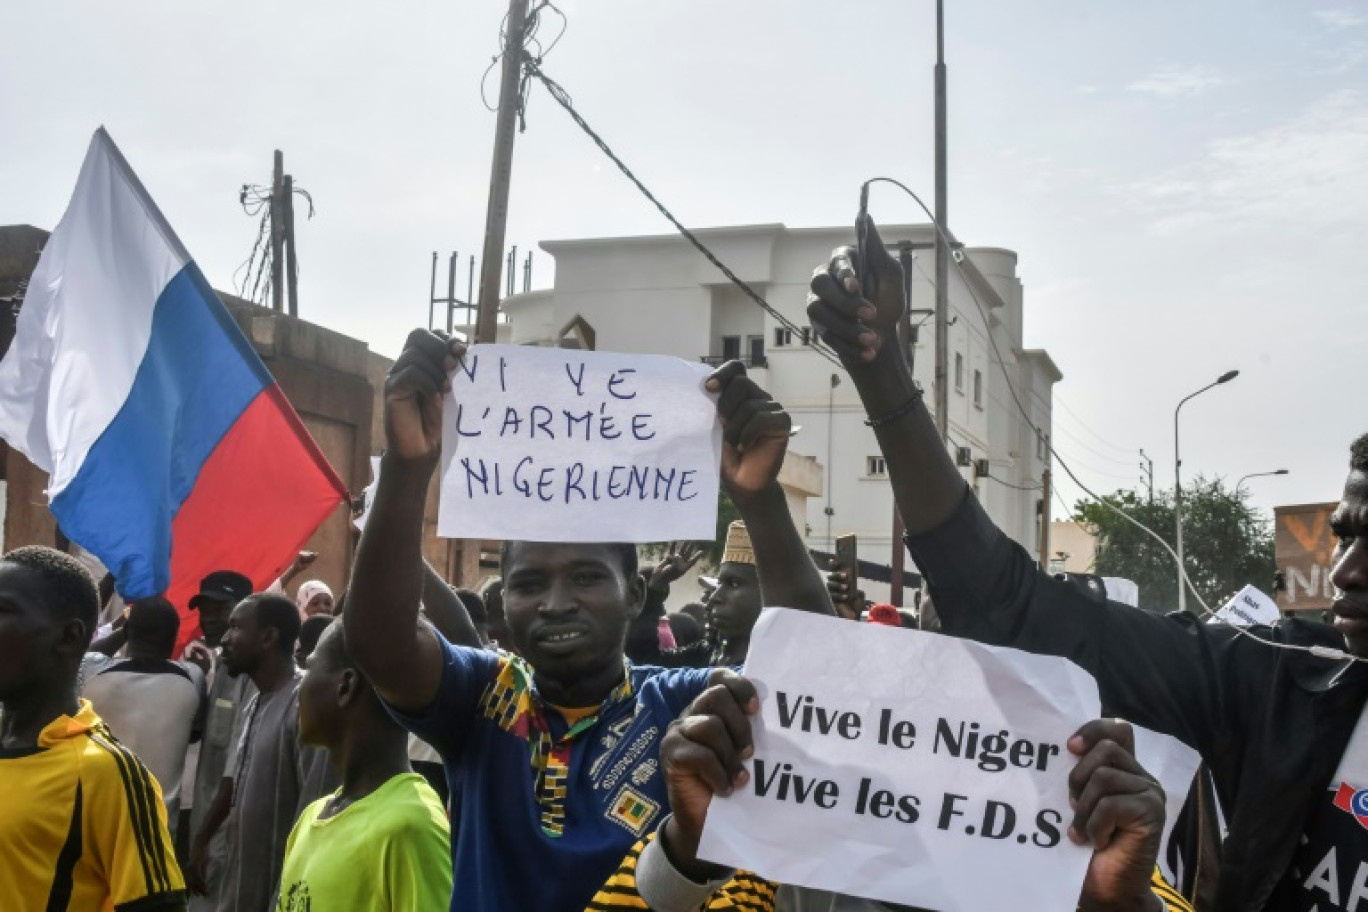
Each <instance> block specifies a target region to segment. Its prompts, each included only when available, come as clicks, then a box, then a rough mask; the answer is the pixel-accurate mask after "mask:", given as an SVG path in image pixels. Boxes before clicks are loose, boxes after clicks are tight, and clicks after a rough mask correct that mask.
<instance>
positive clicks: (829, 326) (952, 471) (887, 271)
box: [808, 221, 968, 535]
mask: <svg viewBox="0 0 1368 912" xmlns="http://www.w3.org/2000/svg"><path fill="white" fill-rule="evenodd" d="M867 228H868V248H869V259H870V267H871V272H872V273H873V275H872V276H871V277H870V278H869V279H865V280H864V281H865V285H869V286H872V288H866V289H862V286H861V280H862V278H864V277H859V276H857V275H856V270H855V265H854V264H855V263H856V261H857V257H856V252H855V248H853V247H843V248H840V249H838V250H836V251H835V252H834V253H833V254H832V256H831V261H830V262H829V263H828V264H827V265H826V266H823V267H820V268H818V269H817V271H816V272H815V273H814V274H813V277H812V294H811V295H809V297H808V317H809V319H811V321H812V325H813V327H814V328H815V329H816V330H817V332H818V334H819V335H820V336H821V337H822V339H823V340H824V341H825V342H826V343H827V344H828V345H830V346H831V347H832V348H833V349H835V350H836V353H837V354H838V355H840V356H841V362H842V363H843V364H844V365H845V367H846V370H847V371H848V372H849V373H850V379H851V380H852V381H853V382H854V384H855V389H856V390H857V391H858V392H859V394H860V401H861V402H863V403H864V407H865V411H866V412H867V413H868V414H869V416H870V424H871V426H872V427H873V428H874V434H875V436H876V437H878V439H879V448H880V449H881V450H882V451H883V453H884V458H885V461H886V462H887V464H888V478H889V481H890V482H891V483H892V485H893V498H894V500H895V501H896V502H897V504H898V510H899V512H901V513H902V518H903V525H904V527H905V528H906V529H907V532H908V534H909V535H916V534H918V533H920V532H926V531H928V530H930V529H934V528H936V527H937V526H939V525H940V524H941V523H943V522H945V521H946V520H947V519H949V518H950V516H951V514H953V513H954V512H955V508H956V507H958V506H959V505H960V502H961V501H963V500H964V497H965V494H966V492H967V491H968V485H967V484H965V481H964V479H963V478H961V477H960V474H959V470H958V469H957V468H955V464H954V462H952V461H951V459H950V454H949V453H948V451H947V450H946V448H945V444H944V443H942V442H941V439H940V435H939V434H938V433H937V432H936V426H935V423H934V422H933V421H932V420H931V414H930V412H928V411H927V409H926V405H925V403H923V402H922V401H921V393H920V391H919V390H918V389H917V386H916V384H915V383H914V382H913V380H912V369H911V367H910V366H909V365H908V363H907V358H906V357H905V356H904V353H903V351H902V347H901V346H900V345H898V344H897V336H896V327H897V325H898V321H899V320H900V319H901V318H902V315H903V311H904V308H905V307H906V305H905V304H904V302H903V290H902V289H903V278H902V268H901V267H900V266H899V265H898V263H897V261H896V260H894V259H893V257H892V256H891V255H890V254H889V253H888V251H887V250H886V249H885V248H884V245H883V241H882V240H881V239H880V238H879V232H878V230H877V229H876V228H875V226H874V223H873V221H869V222H868V226H867Z"/></svg>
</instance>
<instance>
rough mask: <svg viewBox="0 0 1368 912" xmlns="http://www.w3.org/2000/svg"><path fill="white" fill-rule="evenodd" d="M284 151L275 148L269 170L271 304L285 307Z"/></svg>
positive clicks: (279, 307) (280, 308)
mask: <svg viewBox="0 0 1368 912" xmlns="http://www.w3.org/2000/svg"><path fill="white" fill-rule="evenodd" d="M284 190H285V153H284V152H281V151H280V150H279V149H276V150H275V167H274V169H273V170H272V172H271V306H272V307H274V308H275V309H276V310H280V311H283V310H284V309H285V256H284V254H285V250H284V248H285V202H284Z"/></svg>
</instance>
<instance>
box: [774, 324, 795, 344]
mask: <svg viewBox="0 0 1368 912" xmlns="http://www.w3.org/2000/svg"><path fill="white" fill-rule="evenodd" d="M792 344H793V330H791V329H784V327H782V326H776V327H775V328H774V347H775V348H783V347H784V346H785V345H792Z"/></svg>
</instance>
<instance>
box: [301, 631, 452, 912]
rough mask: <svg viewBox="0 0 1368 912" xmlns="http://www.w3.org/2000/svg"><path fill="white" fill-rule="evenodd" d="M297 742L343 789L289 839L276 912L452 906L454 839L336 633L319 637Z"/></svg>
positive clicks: (304, 818) (404, 739)
mask: <svg viewBox="0 0 1368 912" xmlns="http://www.w3.org/2000/svg"><path fill="white" fill-rule="evenodd" d="M299 740H300V742H301V743H303V744H308V745H312V746H316V747H326V748H327V749H328V752H329V756H330V757H331V760H332V762H333V764H334V766H335V767H336V768H337V771H338V773H339V774H340V775H341V777H342V787H341V788H340V789H338V790H337V791H336V792H335V793H333V794H332V795H328V796H326V797H323V798H320V799H319V800H317V801H315V802H314V803H313V804H311V805H309V806H308V807H307V808H305V809H304V812H303V814H301V815H300V817H299V820H298V821H297V822H296V823H295V826H294V830H293V832H291V833H290V840H289V843H288V844H287V845H286V849H285V866H284V869H283V871H282V873H281V878H280V893H279V898H278V900H277V902H276V909H277V910H278V912H319V910H328V909H348V910H351V912H417V910H428V909H445V908H446V907H447V904H448V903H449V902H450V899H451V837H450V828H449V826H448V824H447V818H446V813H445V812H444V811H443V809H442V804H441V801H440V800H439V799H438V798H437V794H436V792H434V791H433V790H432V787H431V786H429V785H428V784H427V782H426V781H425V780H424V779H423V777H422V776H420V775H418V774H417V773H414V772H413V770H412V769H411V768H410V767H409V761H408V735H407V733H406V732H405V731H404V730H403V729H402V728H400V727H399V725H398V724H397V723H396V722H394V721H393V720H392V719H391V718H390V716H389V714H388V713H387V712H385V709H384V707H383V706H381V704H380V699H379V697H377V696H376V695H375V691H374V690H373V689H372V688H371V685H370V682H368V681H367V680H366V679H365V678H364V677H362V675H361V672H360V671H359V670H358V669H357V667H356V665H355V664H354V663H353V662H352V660H351V656H350V654H349V653H348V651H347V644H346V639H345V634H344V633H343V630H342V625H341V624H337V623H334V624H332V625H330V626H329V627H328V629H327V630H325V631H324V632H323V635H322V636H321V637H320V638H319V640H318V645H317V646H316V647H315V648H314V652H313V654H312V655H311V656H309V659H308V667H307V669H306V670H305V672H304V680H303V682H302V683H301V684H300V688H299Z"/></svg>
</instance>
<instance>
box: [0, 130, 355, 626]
mask: <svg viewBox="0 0 1368 912" xmlns="http://www.w3.org/2000/svg"><path fill="white" fill-rule="evenodd" d="M0 436H3V437H4V438H5V439H6V440H7V441H9V443H10V445H11V446H13V447H14V448H16V449H18V450H19V451H21V452H22V453H24V454H25V455H26V456H28V458H29V459H30V460H31V461H32V462H33V463H34V464H35V465H37V466H39V467H40V468H42V469H44V470H45V471H47V472H48V473H49V476H50V477H49V487H48V497H49V499H50V506H51V509H52V512H53V515H55V516H56V518H57V522H58V524H59V525H60V527H61V529H62V532H63V533H64V534H65V535H66V536H67V537H68V538H69V539H71V541H73V542H76V543H77V544H79V545H81V546H82V547H84V548H86V549H87V550H88V551H90V552H92V553H93V554H95V555H96V556H97V557H99V558H100V560H101V561H103V562H104V564H105V566H107V567H108V568H109V569H110V570H111V571H112V572H113V573H114V575H115V578H116V579H117V582H118V590H119V593H120V594H121V595H122V596H123V597H124V598H125V599H127V600H130V601H131V600H133V599H137V598H144V597H146V596H149V595H157V594H162V593H165V595H166V597H167V598H169V599H170V600H171V602H172V603H173V604H174V605H176V607H177V608H178V609H180V610H181V611H182V612H186V613H185V614H183V617H185V618H186V619H187V623H185V624H183V625H182V632H181V639H182V641H185V640H186V639H187V638H188V636H189V634H190V633H192V632H193V629H194V628H195V627H196V626H197V623H196V621H195V618H194V615H193V613H188V609H187V607H186V606H187V603H188V602H189V599H190V597H191V596H192V595H193V594H194V593H195V592H196V591H197V590H198V587H199V581H200V579H201V578H202V577H203V576H205V575H206V574H208V573H210V572H212V571H214V570H237V571H239V572H241V573H244V574H246V575H247V576H248V577H250V578H251V579H252V580H253V582H254V583H255V584H256V585H257V587H258V588H264V587H265V586H266V585H268V584H269V583H270V582H271V581H272V580H273V579H274V578H275V577H276V576H277V575H278V574H279V573H280V572H281V571H282V569H283V568H284V567H285V566H286V565H287V564H289V562H290V561H291V559H292V558H293V557H294V555H295V553H296V552H297V551H298V550H299V548H300V547H301V546H302V545H303V544H304V542H305V541H307V540H308V538H309V536H310V535H312V534H313V532H314V530H315V529H316V528H318V526H319V524H320V523H322V521H323V520H324V519H325V518H327V516H328V514H329V513H331V512H332V511H333V510H334V509H336V508H337V506H338V504H339V503H342V502H345V501H346V500H347V497H348V495H347V489H346V486H345V485H344V484H343V483H342V481H341V480H340V479H339V478H338V477H337V474H336V473H335V472H334V471H333V470H332V468H331V467H330V466H329V465H328V463H327V461H326V460H325V459H324V457H323V454H322V453H321V452H319V450H318V447H317V445H316V444H315V443H314V441H313V439H312V438H311V437H310V436H309V433H308V431H306V430H305V429H304V425H303V424H302V423H301V422H300V420H299V416H298V415H296V414H295V412H294V409H293V408H291V407H290V404H289V402H288V401H286V399H285V396H284V394H283V393H282V392H281V390H280V387H279V386H278V385H276V383H275V381H274V380H273V379H272V378H271V375H270V374H269V373H268V372H267V370H266V367H265V365H263V364H262V363H261V359H260V358H258V357H257V355H256V352H254V351H253V350H252V347H251V345H250V344H249V343H248V342H247V340H246V338H244V337H243V335H242V333H241V332H240V331H239V329H238V327H237V324H236V323H234V322H233V319H232V317H231V316H229V314H228V311H227V310H226V308H224V306H223V303H222V302H221V301H220V300H219V299H218V296H217V295H216V294H215V293H214V291H213V290H212V289H211V288H210V287H209V284H208V282H206V281H205V279H204V276H203V275H202V274H201V273H200V271H199V268H198V267H197V266H196V265H195V263H194V261H193V260H191V259H190V256H189V254H187V253H186V252H185V248H184V247H183V246H182V245H181V242H180V240H179V239H177V237H176V235H175V233H174V232H173V231H172V230H171V226H170V225H168V224H167V222H166V219H165V218H163V217H162V214H161V212H160V211H159V210H158V209H157V206H156V204H155V203H153V202H152V198H151V197H150V196H149V195H148V194H147V191H146V190H144V189H143V186H142V184H141V183H140V182H139V181H138V178H137V176H136V175H135V174H134V173H133V170H132V169H131V168H130V167H129V166H128V162H127V161H125V160H124V157H123V155H122V154H121V153H120V152H119V150H118V148H117V147H116V146H115V145H114V142H113V140H111V139H110V138H109V134H107V133H106V132H105V131H104V129H103V128H101V129H100V130H98V131H96V133H95V136H94V138H93V139H92V140H91V143H90V149H89V150H88V151H87V153H86V159H85V163H84V164H83V165H82V166H81V176H80V179H79V180H78V181H77V184H76V192H75V193H74V194H73V195H72V198H71V203H70V204H69V205H68V207H67V211H66V214H65V215H64V216H63V217H62V221H61V223H60V224H59V225H58V226H57V229H56V230H55V231H54V232H53V233H52V237H51V238H50V239H49V240H48V244H47V247H46V248H45V249H44V250H43V254H42V257H41V259H40V260H39V262H38V266H37V268H36V269H35V270H34V273H33V277H32V279H31V280H30V282H29V286H28V291H27V293H26V295H25V298H24V304H23V308H22V309H21V310H20V313H19V320H18V326H17V329H16V332H15V337H14V342H13V343H12V344H11V345H10V348H9V351H8V352H7V353H6V354H5V357H4V359H3V360H0Z"/></svg>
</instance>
